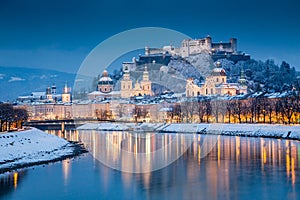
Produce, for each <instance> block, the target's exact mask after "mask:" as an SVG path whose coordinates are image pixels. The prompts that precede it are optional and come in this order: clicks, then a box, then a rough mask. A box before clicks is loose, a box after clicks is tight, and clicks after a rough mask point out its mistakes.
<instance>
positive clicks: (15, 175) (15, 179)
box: [14, 172, 18, 189]
mask: <svg viewBox="0 0 300 200" xmlns="http://www.w3.org/2000/svg"><path fill="white" fill-rule="evenodd" d="M17 186H18V172H15V173H14V188H15V189H16V188H17Z"/></svg>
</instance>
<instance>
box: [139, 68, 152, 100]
mask: <svg viewBox="0 0 300 200" xmlns="http://www.w3.org/2000/svg"><path fill="white" fill-rule="evenodd" d="M141 88H142V90H143V91H144V94H146V95H152V90H151V81H150V80H149V72H148V70H147V66H145V70H144V72H143V79H142V81H141Z"/></svg>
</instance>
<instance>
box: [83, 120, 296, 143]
mask: <svg viewBox="0 0 300 200" xmlns="http://www.w3.org/2000/svg"><path fill="white" fill-rule="evenodd" d="M78 129H79V130H104V131H156V132H162V133H164V132H165V133H170V132H173V133H174V132H176V133H200V134H220V135H236V136H249V137H251V136H252V137H273V138H288V139H298V140H300V126H288V125H272V124H205V123H203V124H163V123H139V124H134V123H87V124H85V125H83V126H80V127H79V128H78Z"/></svg>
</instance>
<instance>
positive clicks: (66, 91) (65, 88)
mask: <svg viewBox="0 0 300 200" xmlns="http://www.w3.org/2000/svg"><path fill="white" fill-rule="evenodd" d="M68 92H69V91H68V84H67V81H66V83H65V87H64V89H63V93H64V94H67V93H68Z"/></svg>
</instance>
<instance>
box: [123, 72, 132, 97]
mask: <svg viewBox="0 0 300 200" xmlns="http://www.w3.org/2000/svg"><path fill="white" fill-rule="evenodd" d="M131 93H132V80H131V79H130V74H129V72H125V74H124V75H123V79H122V80H121V97H122V98H129V97H130V96H131Z"/></svg>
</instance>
